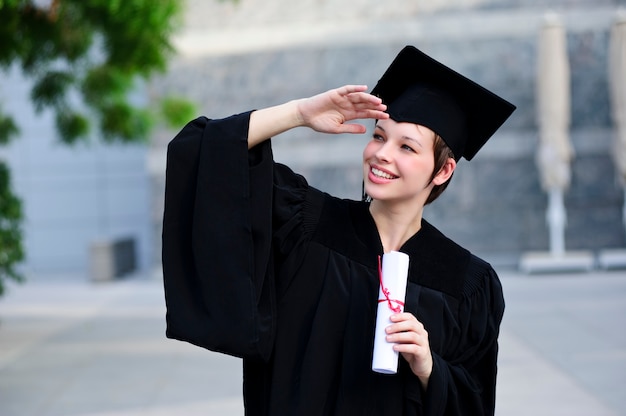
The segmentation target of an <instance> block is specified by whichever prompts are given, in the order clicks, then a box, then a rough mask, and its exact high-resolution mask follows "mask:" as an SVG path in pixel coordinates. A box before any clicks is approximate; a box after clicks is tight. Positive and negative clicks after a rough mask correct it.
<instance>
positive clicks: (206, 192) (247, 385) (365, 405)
mask: <svg viewBox="0 0 626 416" xmlns="http://www.w3.org/2000/svg"><path fill="white" fill-rule="evenodd" d="M248 121H249V113H245V114H241V115H237V116H233V117H231V118H228V119H223V120H213V121H209V120H207V119H205V118H200V119H197V120H195V121H193V122H191V123H190V124H189V125H187V126H186V127H185V128H184V129H183V130H182V131H181V133H180V134H179V135H178V136H177V137H176V138H175V139H174V140H173V141H172V142H171V143H170V145H169V149H168V165H167V178H166V201H165V215H164V230H163V266H164V283H165V295H166V302H167V324H168V328H167V336H168V337H170V338H176V339H181V340H184V341H188V342H191V343H194V344H196V345H199V346H202V347H205V348H208V349H211V350H215V351H222V352H225V353H228V354H232V355H236V356H240V357H244V402H245V406H246V414H247V415H250V416H256V415H272V416H274V415H298V416H303V415H471V416H479V415H491V414H493V412H494V405H495V382H496V358H497V350H498V347H497V336H498V330H499V325H500V321H501V319H502V314H503V310H504V301H503V296H502V289H501V285H500V282H499V279H498V277H497V275H496V273H495V272H494V270H493V269H492V268H491V266H490V265H489V264H487V263H485V262H484V261H482V260H480V259H479V258H477V257H476V256H474V255H472V254H470V253H469V252H468V251H467V250H465V249H463V248H462V247H460V246H458V245H457V244H455V243H454V242H452V241H451V240H449V239H447V238H446V237H445V236H444V235H442V234H441V233H440V232H439V231H437V230H436V229H435V228H434V227H433V226H432V225H430V224H429V223H428V222H426V221H423V223H422V228H421V230H420V231H419V232H418V233H416V234H415V235H414V236H412V237H411V238H410V239H409V240H408V241H407V242H406V243H405V244H404V246H403V247H402V248H401V249H400V251H402V252H405V253H407V254H408V255H409V256H410V266H409V282H408V287H407V294H406V305H405V310H406V311H408V312H411V313H413V314H414V315H415V316H416V317H417V319H418V320H420V321H421V322H422V323H423V324H424V326H425V328H426V330H427V331H428V334H429V341H430V346H431V349H432V355H433V359H434V368H433V372H432V375H431V378H430V381H429V385H428V390H427V391H423V389H422V388H421V385H420V383H419V380H418V379H417V377H416V376H415V375H414V374H413V373H412V372H411V370H410V368H409V367H408V364H407V363H406V361H404V359H402V358H400V364H399V372H398V374H396V375H384V374H378V373H375V372H373V371H372V370H371V362H372V350H373V341H374V327H375V318H376V309H377V304H378V285H379V280H378V256H379V255H381V254H382V251H383V249H382V244H381V242H380V238H379V235H378V232H377V229H376V225H375V223H374V221H373V219H372V217H371V216H370V214H369V210H368V204H367V203H365V202H360V201H350V200H342V199H338V198H334V197H332V196H330V195H328V194H325V193H322V192H320V191H318V190H317V189H314V188H312V187H310V186H308V184H307V182H306V181H305V179H304V178H303V177H301V176H299V175H297V174H294V173H293V172H292V171H291V170H290V169H288V168H287V167H285V166H283V165H280V164H276V163H274V162H273V160H272V156H271V144H270V142H269V141H268V142H265V143H263V144H261V145H259V146H257V147H256V148H254V149H253V150H252V151H250V152H248V150H247V143H246V138H247V128H248Z"/></svg>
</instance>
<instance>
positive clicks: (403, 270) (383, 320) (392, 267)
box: [372, 251, 409, 374]
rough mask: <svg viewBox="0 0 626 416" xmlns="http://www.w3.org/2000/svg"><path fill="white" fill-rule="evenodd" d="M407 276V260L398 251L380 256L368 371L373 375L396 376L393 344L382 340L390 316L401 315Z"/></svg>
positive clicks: (403, 254)
mask: <svg viewBox="0 0 626 416" xmlns="http://www.w3.org/2000/svg"><path fill="white" fill-rule="evenodd" d="M408 272H409V256H408V255H407V254H405V253H401V252H399V251H391V252H389V253H386V254H385V255H383V258H382V273H381V275H380V287H379V290H378V311H377V313H376V330H375V335H374V355H373V358H372V370H374V371H376V372H377V373H384V374H396V373H397V372H398V352H397V351H394V350H393V345H394V344H393V343H391V342H387V340H386V339H385V338H386V336H387V334H386V333H385V328H387V327H388V326H389V325H391V321H390V319H389V318H390V317H391V315H393V314H395V313H398V312H402V311H404V298H405V296H406V281H407V276H408Z"/></svg>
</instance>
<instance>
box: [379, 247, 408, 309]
mask: <svg viewBox="0 0 626 416" xmlns="http://www.w3.org/2000/svg"><path fill="white" fill-rule="evenodd" d="M378 280H379V281H380V289H381V291H382V292H383V295H385V299H378V303H382V302H387V305H388V306H389V309H391V310H392V311H394V312H395V313H400V312H402V308H401V306H404V302H402V301H401V300H397V299H391V298H390V297H389V289H387V288H386V287H385V285H384V283H383V266H382V262H381V258H380V256H378ZM394 303H395V305H394Z"/></svg>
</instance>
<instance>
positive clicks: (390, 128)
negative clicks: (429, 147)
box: [376, 118, 435, 140]
mask: <svg viewBox="0 0 626 416" xmlns="http://www.w3.org/2000/svg"><path fill="white" fill-rule="evenodd" d="M376 127H378V128H380V129H381V130H383V131H384V132H385V133H387V134H394V135H400V136H406V137H408V138H412V139H420V138H430V139H431V140H434V139H435V132H434V131H432V130H431V129H429V128H428V127H426V126H422V125H421V124H415V123H408V122H397V121H395V120H393V119H390V118H389V119H385V120H378V122H377V123H376Z"/></svg>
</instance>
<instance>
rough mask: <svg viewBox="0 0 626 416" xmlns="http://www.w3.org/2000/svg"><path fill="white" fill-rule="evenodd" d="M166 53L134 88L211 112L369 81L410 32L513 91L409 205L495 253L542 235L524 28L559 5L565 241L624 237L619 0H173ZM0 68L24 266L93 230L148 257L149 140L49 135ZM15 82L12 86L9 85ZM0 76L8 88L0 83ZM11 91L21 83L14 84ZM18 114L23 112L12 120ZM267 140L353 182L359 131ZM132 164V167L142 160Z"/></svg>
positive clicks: (160, 155) (542, 246)
mask: <svg viewBox="0 0 626 416" xmlns="http://www.w3.org/2000/svg"><path fill="white" fill-rule="evenodd" d="M187 4H188V11H187V14H186V21H185V27H184V28H183V29H182V30H181V32H180V33H179V34H178V35H177V38H176V45H177V47H178V49H179V52H180V54H179V55H178V56H177V57H176V58H175V59H174V60H173V62H172V63H171V65H170V70H169V71H168V73H167V74H166V75H164V76H163V77H160V78H159V79H156V80H154V82H152V83H151V84H150V85H149V86H148V91H147V94H148V95H149V97H153V98H154V97H158V96H160V95H165V94H169V93H175V94H179V95H183V96H186V97H188V98H190V99H192V100H195V101H196V102H197V103H198V104H199V115H206V116H208V117H213V118H217V117H223V116H228V115H230V114H233V113H238V112H241V111H245V110H248V109H253V108H260V107H264V106H268V105H272V104H278V103H281V102H284V101H286V100H289V99H293V98H299V97H303V96H308V95H311V94H315V93H318V92H321V91H324V90H326V89H329V88H333V87H336V86H340V85H342V84H346V83H364V84H368V85H369V86H373V85H374V84H375V83H376V81H377V80H378V78H379V77H380V75H381V74H382V73H383V71H384V70H385V69H386V67H387V66H388V64H389V63H390V62H391V60H392V59H393V57H394V56H395V55H396V54H397V52H398V51H399V50H400V49H401V48H402V47H403V46H404V45H406V44H413V45H415V46H417V47H419V48H420V49H422V50H424V51H425V52H427V53H429V54H430V55H432V56H433V57H435V58H437V59H439V60H441V61H442V62H444V63H446V64H447V65H449V66H451V67H452V68H454V69H456V70H458V71H459V72H461V73H463V74H465V75H467V76H469V77H470V78H473V79H475V80H477V81H478V82H480V83H482V84H484V85H485V86H487V87H489V88H490V89H492V90H494V91H495V92H497V93H499V94H500V95H502V96H504V97H506V98H507V99H509V100H510V101H512V102H513V103H514V104H516V105H517V106H518V110H517V111H516V112H515V113H514V115H513V116H512V117H511V119H510V120H509V121H508V122H507V123H506V124H505V126H504V127H503V128H502V129H501V130H500V131H499V132H498V133H497V135H496V136H495V137H494V138H493V139H492V140H491V141H490V142H489V143H488V144H487V145H486V146H485V148H484V149H483V150H482V151H481V153H479V154H478V156H477V157H476V158H475V159H474V160H473V161H472V162H471V163H467V162H465V161H463V162H461V163H460V165H459V169H458V170H457V172H456V173H455V175H454V178H453V180H452V183H451V185H450V187H449V188H448V190H447V191H446V192H445V193H444V194H443V196H442V197H441V198H440V199H439V200H438V201H436V202H435V203H434V204H433V205H432V206H429V207H428V208H427V209H426V213H425V216H426V218H427V219H429V220H430V221H431V222H433V223H434V224H435V225H436V226H438V227H439V228H440V229H441V230H442V231H444V232H445V233H446V234H447V235H449V236H450V237H451V238H453V239H455V240H456V241H458V242H459V243H461V244H462V245H464V246H466V247H467V248H469V249H470V250H472V251H474V252H476V253H477V254H479V255H481V256H483V257H484V258H485V259H487V260H488V261H490V262H492V263H493V264H494V265H496V266H515V265H516V264H517V261H518V260H519V257H520V255H521V253H523V252H526V251H530V250H547V249H548V237H549V236H548V229H547V226H546V220H545V209H546V205H547V197H546V194H545V193H544V192H543V190H542V189H541V186H540V180H539V174H538V171H537V168H536V165H535V150H536V146H537V140H538V131H537V122H536V114H535V111H536V105H535V94H534V92H535V82H536V78H535V76H536V60H537V40H538V33H539V28H540V25H541V22H542V18H543V16H544V14H545V13H546V12H547V11H548V10H551V11H553V12H556V13H559V14H560V15H561V18H562V20H563V23H564V24H565V27H566V30H567V42H568V53H569V60H570V65H571V95H572V125H571V140H572V142H573V145H574V149H575V152H576V157H575V159H574V162H573V164H572V184H571V188H570V189H569V190H568V191H567V193H566V194H565V204H566V209H567V215H568V225H567V229H566V247H567V249H569V250H578V249H585V250H591V251H593V252H597V251H599V250H601V249H604V248H611V247H620V248H621V247H624V246H625V245H626V238H625V231H624V225H623V223H622V218H621V216H622V204H623V191H622V189H621V188H620V186H618V183H617V181H616V179H615V167H614V165H613V162H612V159H611V155H610V152H611V150H610V146H611V136H612V131H613V127H612V125H611V120H610V104H609V97H608V83H607V59H608V56H607V53H608V52H607V49H608V36H609V30H610V27H611V25H612V23H613V21H614V19H615V16H616V11H617V9H618V7H620V6H626V0H546V1H543V0H542V1H538V0H452V1H451V0H428V1H426V0H422V1H415V0H388V1H384V2H382V1H375V0H349V1H339V0H300V1H297V2H295V1H291V0H270V1H268V0H264V1H262V0H238V1H218V0H211V1H206V0H187ZM4 81H5V80H2V81H0V82H2V94H3V101H4V102H5V103H7V102H8V103H9V106H8V108H6V109H7V110H8V111H12V113H13V114H16V113H19V114H20V116H19V121H20V124H21V125H22V126H25V125H26V126H27V127H26V128H24V127H23V128H24V133H25V134H24V135H23V136H24V137H22V139H21V140H19V142H16V144H15V145H14V146H13V147H12V148H11V149H8V150H7V149H4V150H0V152H2V154H3V155H8V158H9V160H10V162H11V165H12V166H13V167H14V179H15V187H16V188H17V191H18V193H19V194H20V195H21V196H22V197H23V198H24V200H25V206H26V209H27V222H26V248H27V251H28V254H29V258H28V261H27V266H28V267H29V268H31V269H32V270H41V271H48V270H64V269H73V270H75V271H78V272H81V271H82V272H85V271H87V270H88V266H89V264H88V263H89V260H88V248H89V245H90V244H91V242H92V241H94V240H97V239H99V238H101V237H102V236H104V237H108V236H118V235H127V234H130V235H132V236H134V237H135V238H136V239H137V242H138V254H139V264H140V267H141V268H142V269H143V270H151V269H152V268H155V269H156V270H158V267H159V265H160V249H161V248H160V247H161V246H160V233H161V219H162V210H163V187H164V173H165V147H166V145H167V142H168V141H169V140H170V139H171V138H172V137H173V135H174V134H175V132H172V131H159V132H157V133H155V137H154V141H153V143H152V144H151V146H150V148H149V149H145V148H142V147H140V146H137V147H119V148H104V147H102V146H99V145H93V146H91V147H82V148H79V149H67V148H62V147H61V146H60V145H57V144H55V143H56V142H55V139H54V133H53V132H52V128H51V127H50V126H51V122H50V120H48V119H46V117H39V116H36V115H33V114H32V112H29V111H30V110H27V109H26V106H27V102H26V101H24V102H23V103H20V102H13V99H11V100H8V99H7V94H9V95H10V96H11V97H13V93H12V92H10V91H11V89H10V88H11V87H10V86H9V87H8V88H9V89H7V86H6V85H8V84H12V81H11V80H9V81H8V83H7V82H4ZM13 88H17V87H13ZM7 91H9V93H7ZM24 91H25V92H24V94H25V95H24V96H25V97H27V94H28V93H27V90H24ZM24 121H25V122H26V124H25V123H24ZM285 136H286V137H284V138H281V140H276V141H275V142H274V151H275V157H276V159H277V160H278V161H281V162H284V163H287V164H289V165H290V166H291V167H292V168H293V169H294V170H296V171H298V172H300V173H302V174H304V175H305V176H306V177H307V179H308V180H309V181H310V182H311V183H312V184H313V185H315V186H317V187H319V188H321V189H323V190H325V191H327V192H329V193H332V194H335V195H337V196H343V197H350V198H359V197H360V192H361V151H362V147H363V145H364V144H365V143H366V141H367V140H368V137H367V136H364V137H354V136H347V137H346V136H339V137H337V136H333V137H320V135H319V134H316V133H313V132H310V131H307V130H306V129H297V130H294V131H292V132H289V133H288V134H286V135H285ZM146 166H147V169H146Z"/></svg>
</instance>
